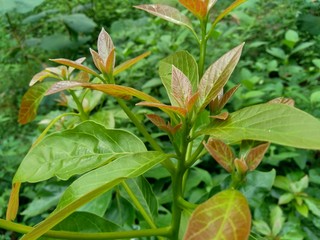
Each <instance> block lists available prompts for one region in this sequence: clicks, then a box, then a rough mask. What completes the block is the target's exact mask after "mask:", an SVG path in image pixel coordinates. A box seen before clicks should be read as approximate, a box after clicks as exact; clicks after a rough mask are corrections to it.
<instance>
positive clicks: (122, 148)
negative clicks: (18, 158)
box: [14, 121, 146, 182]
mask: <svg viewBox="0 0 320 240" xmlns="http://www.w3.org/2000/svg"><path fill="white" fill-rule="evenodd" d="M142 151H146V148H145V146H144V144H143V142H142V141H141V140H140V139H138V138H137V137H136V136H134V135H133V134H131V133H129V132H127V131H123V130H114V129H106V128H105V127H104V126H102V125H100V124H98V123H96V122H93V121H86V122H83V123H81V124H79V125H78V126H76V127H75V128H73V129H69V130H65V131H62V132H58V133H53V134H51V135H48V136H47V137H45V138H44V139H43V140H42V141H41V142H40V143H38V144H37V145H35V146H34V147H33V148H32V149H31V150H30V152H29V153H28V154H27V155H26V157H25V158H24V159H23V161H22V163H21V164H20V167H19V169H18V170H17V172H16V175H15V177H14V182H39V181H43V180H46V179H49V178H51V177H53V176H57V177H58V178H61V179H68V178H69V177H71V176H73V175H76V174H82V173H85V172H87V171H89V170H91V169H94V168H96V167H99V166H102V165H104V164H106V163H107V162H109V161H111V160H112V159H115V158H117V157H120V156H123V155H128V154H129V155H130V154H132V153H135V152H142Z"/></svg>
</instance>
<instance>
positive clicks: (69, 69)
mask: <svg viewBox="0 0 320 240" xmlns="http://www.w3.org/2000/svg"><path fill="white" fill-rule="evenodd" d="M84 60H86V58H85V57H82V58H78V59H77V60H75V62H76V63H79V64H81V63H83V62H84ZM74 69H75V68H73V67H69V68H68V72H69V75H70V74H71V73H72V72H73V71H74Z"/></svg>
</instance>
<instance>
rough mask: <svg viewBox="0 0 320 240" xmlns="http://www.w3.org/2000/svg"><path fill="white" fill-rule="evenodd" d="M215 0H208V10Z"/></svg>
mask: <svg viewBox="0 0 320 240" xmlns="http://www.w3.org/2000/svg"><path fill="white" fill-rule="evenodd" d="M216 2H217V0H209V3H208V12H209V11H210V9H211V8H212V7H213V6H214V5H215V4H216Z"/></svg>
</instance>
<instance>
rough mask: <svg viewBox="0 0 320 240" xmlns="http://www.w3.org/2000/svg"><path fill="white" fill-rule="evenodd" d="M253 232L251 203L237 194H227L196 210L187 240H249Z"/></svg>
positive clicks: (220, 194) (191, 220)
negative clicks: (251, 231)
mask: <svg viewBox="0 0 320 240" xmlns="http://www.w3.org/2000/svg"><path fill="white" fill-rule="evenodd" d="M250 228H251V214H250V209H249V205H248V202H247V199H246V198H245V197H244V196H243V195H242V193H241V192H239V191H237V190H224V191H222V192H220V193H218V194H216V195H214V196H213V197H212V198H210V199H209V200H208V201H206V202H204V203H202V204H200V205H199V206H198V207H197V208H196V209H195V210H194V212H193V213H192V216H191V218H190V221H189V225H188V228H187V231H186V233H185V236H184V240H208V239H228V240H246V239H248V238H249V234H250Z"/></svg>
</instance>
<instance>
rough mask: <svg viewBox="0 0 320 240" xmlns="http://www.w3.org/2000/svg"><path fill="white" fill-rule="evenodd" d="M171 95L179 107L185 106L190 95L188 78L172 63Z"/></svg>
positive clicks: (190, 89)
mask: <svg viewBox="0 0 320 240" xmlns="http://www.w3.org/2000/svg"><path fill="white" fill-rule="evenodd" d="M171 91H172V96H173V98H174V99H175V100H176V102H177V103H178V106H180V107H186V105H187V103H188V102H189V100H190V98H191V96H192V86H191V83H190V80H189V79H188V78H187V77H186V76H185V75H184V74H183V72H181V71H180V70H179V69H178V68H176V67H175V66H174V65H172V81H171Z"/></svg>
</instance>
